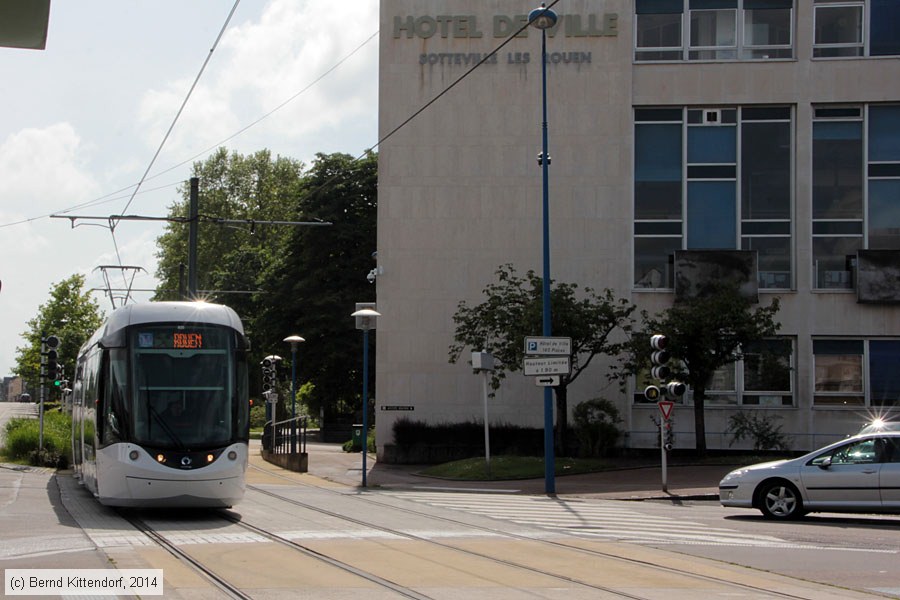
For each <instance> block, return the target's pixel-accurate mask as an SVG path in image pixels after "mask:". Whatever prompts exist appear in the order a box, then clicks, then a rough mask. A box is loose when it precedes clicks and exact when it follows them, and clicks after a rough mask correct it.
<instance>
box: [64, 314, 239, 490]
mask: <svg viewBox="0 0 900 600" xmlns="http://www.w3.org/2000/svg"><path fill="white" fill-rule="evenodd" d="M247 351H248V344H247V340H246V338H245V336H244V329H243V326H242V325H241V321H240V319H239V318H238V316H237V314H235V312H234V311H233V310H231V309H230V308H228V307H226V306H222V305H217V304H208V303H206V302H152V303H147V304H130V305H126V306H124V307H122V308H119V309H117V310H115V311H114V312H113V313H112V314H111V315H110V316H109V318H108V319H107V320H106V322H105V323H104V324H103V325H102V326H101V327H100V329H98V330H97V331H96V332H95V333H94V335H93V336H91V338H90V339H89V340H88V341H87V343H86V344H85V345H84V346H82V348H81V350H80V351H79V353H78V364H77V366H76V372H75V381H74V385H73V387H72V400H73V406H72V417H73V418H72V433H73V435H72V443H73V463H74V465H75V474H76V476H77V477H79V478H80V480H81V482H82V483H83V484H84V485H85V487H87V488H88V489H89V490H90V491H91V492H92V493H93V494H94V496H96V497H97V499H98V500H99V501H100V502H101V503H102V504H106V505H109V506H150V507H228V506H232V505H233V504H234V503H236V502H238V501H239V500H240V499H241V498H242V497H243V495H244V485H245V484H244V474H245V471H246V469H247V451H248V438H249V411H250V401H249V395H248V387H247V360H246V358H247V356H246V355H247Z"/></svg>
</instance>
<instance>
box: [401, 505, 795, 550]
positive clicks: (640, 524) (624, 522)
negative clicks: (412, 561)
mask: <svg viewBox="0 0 900 600" xmlns="http://www.w3.org/2000/svg"><path fill="white" fill-rule="evenodd" d="M391 495H392V496H394V497H397V498H403V499H406V500H411V501H414V502H418V503H423V504H428V505H431V506H435V507H440V508H448V509H453V510H460V511H464V512H467V513H471V514H477V515H481V516H485V517H490V518H494V519H499V520H504V521H509V522H512V523H516V524H519V525H526V526H532V527H539V528H541V529H549V530H552V531H556V532H565V533H568V534H571V535H576V536H579V537H586V538H592V539H605V540H610V541H620V542H639V543H656V544H677V543H687V544H697V543H708V544H711V545H721V544H729V545H739V546H766V547H772V546H783V545H785V544H787V543H788V542H786V541H785V540H783V539H780V538H777V537H773V536H767V535H753V534H748V533H745V532H741V531H737V530H734V529H726V528H721V527H709V526H707V525H704V524H702V523H696V522H693V521H685V520H682V519H673V518H668V517H659V516H653V515H646V514H643V513H641V512H640V511H637V510H634V509H633V508H625V507H622V506H613V505H610V504H597V503H592V502H585V501H583V500H574V501H569V500H561V499H558V498H556V499H551V498H535V497H529V496H512V497H511V496H508V495H498V494H466V493H446V492H432V493H429V492H412V493H410V492H393V493H392V494H391Z"/></svg>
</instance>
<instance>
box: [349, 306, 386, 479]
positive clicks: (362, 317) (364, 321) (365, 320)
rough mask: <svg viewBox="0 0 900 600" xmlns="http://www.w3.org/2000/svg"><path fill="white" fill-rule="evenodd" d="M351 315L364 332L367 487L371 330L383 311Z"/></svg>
mask: <svg viewBox="0 0 900 600" xmlns="http://www.w3.org/2000/svg"><path fill="white" fill-rule="evenodd" d="M350 316H351V317H354V318H355V319H356V328H357V329H362V332H363V392H362V394H363V397H362V425H363V427H362V486H363V487H366V468H367V467H366V454H367V452H368V449H369V448H368V446H369V330H370V329H374V328H375V319H376V318H377V317H380V316H381V313H379V312H378V311H375V310H372V309H371V308H363V309H360V310H357V311H356V312H354V313H353V314H351V315H350Z"/></svg>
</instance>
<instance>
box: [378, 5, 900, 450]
mask: <svg viewBox="0 0 900 600" xmlns="http://www.w3.org/2000/svg"><path fill="white" fill-rule="evenodd" d="M533 8H535V6H532V5H530V4H528V3H525V2H522V1H519V0H516V1H512V0H382V2H381V26H380V27H381V33H380V37H381V40H380V43H381V47H380V99H379V102H380V107H379V112H380V117H379V119H380V131H381V136H382V137H385V136H388V134H391V135H390V136H389V137H387V139H385V141H384V142H383V143H382V144H381V146H380V156H379V207H378V269H379V275H378V277H377V281H376V286H377V299H378V310H379V311H380V312H381V313H382V315H383V316H382V317H381V318H379V321H378V339H377V343H378V350H377V365H376V373H377V404H376V411H377V412H376V419H377V428H378V430H377V435H378V444H379V451H382V448H383V446H384V444H390V443H391V441H392V430H391V427H392V424H393V422H394V421H395V420H396V419H397V418H401V417H407V418H412V419H416V420H424V421H429V422H459V421H468V420H480V419H481V418H482V410H483V408H482V400H481V381H480V379H479V378H478V377H476V376H475V375H473V373H472V370H471V368H470V367H469V366H467V365H466V364H462V363H460V364H450V363H449V362H448V347H449V345H450V344H451V342H452V338H453V333H454V325H453V322H452V316H453V314H454V312H455V311H456V308H457V304H458V302H460V301H462V300H465V301H466V302H467V303H469V304H473V303H478V302H480V301H481V299H482V297H481V291H482V290H483V289H484V287H485V286H486V285H487V284H488V283H491V282H493V281H495V277H494V272H495V271H496V269H497V268H498V266H500V265H503V264H507V263H511V264H512V265H514V266H515V268H516V270H517V271H518V273H520V274H524V273H525V272H526V271H528V270H529V269H533V270H534V271H536V272H537V273H539V274H540V273H541V266H542V252H541V239H542V238H541V227H542V213H541V202H542V178H541V169H540V167H539V166H538V164H537V161H536V157H537V155H538V153H539V152H540V150H541V112H540V111H541V92H542V87H541V62H540V58H541V35H540V32H539V31H537V30H535V29H533V28H529V27H526V28H525V29H523V30H522V31H521V33H520V35H518V36H517V37H514V38H512V39H511V40H509V37H510V35H512V34H514V33H515V32H516V31H518V30H519V29H520V27H522V26H523V25H525V23H526V18H525V15H526V14H527V13H528V12H529V10H531V9H533ZM553 8H554V10H555V11H556V12H558V13H559V15H560V18H559V21H558V23H557V25H556V26H555V28H553V29H551V30H549V31H548V37H547V52H548V64H547V72H548V75H547V78H548V79H547V95H548V106H549V117H548V122H549V154H550V156H551V157H552V163H551V166H550V176H549V189H550V192H549V196H550V230H551V234H550V239H551V277H552V279H554V280H556V281H563V282H569V283H577V284H578V285H579V286H581V287H584V286H589V287H592V288H594V289H598V290H600V289H604V288H611V289H612V290H614V292H615V294H616V296H617V297H623V298H627V299H629V300H631V301H633V302H634V303H636V304H637V305H638V306H639V307H641V308H644V309H647V310H649V311H650V312H651V313H652V312H657V311H659V310H661V309H664V308H666V307H668V306H671V305H672V303H673V302H674V300H675V296H676V293H678V292H679V290H678V289H677V288H678V284H677V283H676V282H677V281H678V278H677V277H676V273H677V272H678V271H679V269H684V268H686V267H687V266H690V265H694V266H696V264H698V263H704V264H707V266H710V265H711V267H710V268H713V271H711V272H713V273H715V272H716V271H715V265H716V264H718V265H719V267H718V268H719V269H720V271H719V273H721V269H722V268H724V267H722V266H721V265H723V264H725V263H727V262H728V260H730V259H733V258H735V257H738V258H739V259H740V260H741V261H744V263H742V264H745V265H746V266H747V268H749V269H751V270H752V276H751V277H750V282H751V283H752V284H753V287H754V290H753V293H755V294H758V297H759V300H760V302H761V303H763V304H768V303H769V301H770V299H771V298H772V297H773V296H777V297H778V298H780V301H781V310H780V312H779V313H778V320H779V321H780V322H781V324H782V327H781V331H780V333H781V334H782V336H783V337H781V338H779V340H773V341H772V342H771V343H772V345H774V346H781V347H782V348H787V349H788V350H789V352H788V354H789V356H790V358H789V359H784V361H785V366H789V367H790V369H784V370H783V375H781V376H778V377H770V376H769V377H766V376H765V374H763V373H760V369H761V366H760V365H761V363H762V361H761V360H760V356H761V354H762V353H765V352H766V348H765V347H761V348H759V349H756V350H755V351H754V352H756V353H755V354H754V353H749V354H748V355H747V358H746V360H745V361H743V362H741V363H738V364H737V365H735V366H734V367H733V368H728V369H723V371H722V372H721V373H719V374H717V376H716V377H715V378H714V380H713V381H712V382H711V384H710V391H709V394H710V397H709V398H708V400H707V402H708V408H707V416H706V427H707V443H708V446H709V447H710V448H725V447H728V445H729V442H730V438H729V437H728V436H726V435H725V434H724V431H725V429H726V427H727V422H728V416H729V415H730V414H733V412H734V411H735V410H755V411H760V412H762V413H764V414H767V415H777V416H778V417H780V418H781V421H780V424H781V425H782V428H783V431H784V432H785V433H786V434H788V435H789V436H791V439H792V441H793V445H794V447H795V448H796V449H806V448H813V447H816V446H818V445H820V444H822V443H824V442H827V441H831V440H832V439H835V438H836V437H838V436H842V435H845V434H846V433H849V432H851V431H853V430H854V429H856V428H857V427H858V426H859V425H860V424H861V423H862V422H863V421H864V420H865V419H866V418H867V415H869V414H871V413H872V412H878V411H883V410H887V409H890V408H895V409H896V407H897V406H898V404H900V368H898V367H900V307H898V302H900V277H898V275H900V2H896V1H887V0H840V1H835V0H793V1H791V0H635V1H633V2H632V1H624V0H560V1H559V2H558V3H556V4H555V5H553ZM498 48H499V50H497V52H496V54H491V53H492V52H493V51H494V50H496V49H498ZM485 57H488V58H487V59H486V60H484V62H483V64H481V65H480V66H479V67H478V68H476V69H474V70H472V71H471V72H469V71H470V69H471V68H472V66H473V65H475V64H476V63H478V62H479V61H481V60H482V59H484V58H485ZM464 76H465V77H464ZM451 85H453V87H452V89H450V90H449V91H446V93H444V92H445V90H447V88H448V87H450V86H451ZM442 93H443V95H441V94H442ZM438 96H440V97H439V98H438ZM436 98H437V99H436ZM435 99H436V100H435ZM431 101H434V102H433V104H431V105H430V106H429V107H428V108H426V109H425V110H423V111H422V112H421V113H420V114H418V115H416V116H415V117H414V118H413V119H412V120H411V121H410V122H408V123H406V124H405V125H404V126H403V127H401V128H400V129H399V130H397V131H396V132H395V131H394V129H395V128H397V127H398V126H400V125H401V124H403V123H404V121H406V120H407V119H408V118H409V117H411V116H412V115H414V114H416V112H417V111H419V110H420V109H422V108H423V107H424V106H425V105H426V104H427V103H429V102H431ZM704 272H706V273H709V272H710V271H704ZM540 333H541V332H540V331H535V332H534V334H535V335H540ZM788 361H789V365H787V362H788ZM763 382H765V383H764V384H763ZM772 388H774V389H772ZM641 389H642V388H641V384H640V383H639V382H635V383H633V384H632V389H631V390H629V392H628V393H625V394H623V393H622V392H620V391H619V389H618V388H617V387H616V386H610V385H609V384H608V383H607V382H606V378H605V365H604V364H603V363H602V362H600V363H597V364H595V365H592V372H591V373H590V374H589V375H588V376H583V377H581V378H580V379H579V380H578V381H577V382H576V383H575V384H574V385H573V386H572V387H571V388H570V392H569V406H570V409H571V407H574V406H575V405H576V404H577V403H578V402H580V401H582V400H585V399H589V398H594V397H604V398H608V399H610V400H614V401H615V402H616V403H617V404H618V406H619V408H620V409H621V411H622V414H623V415H624V418H625V421H624V423H623V427H624V429H625V430H626V431H627V432H628V435H627V437H626V440H625V443H626V444H627V445H629V446H632V447H652V446H653V445H654V444H655V443H656V427H655V425H654V424H653V421H652V420H651V417H656V416H658V414H659V411H658V409H657V408H656V406H655V405H653V404H650V403H647V402H645V401H643V398H642V394H641V393H640V390H641ZM684 404H685V405H687V406H685V407H680V406H679V407H676V409H675V414H674V425H675V431H676V446H677V447H685V448H689V447H693V444H694V435H693V430H692V427H693V417H692V413H691V409H690V404H691V398H690V393H689V394H688V395H687V396H686V397H685V399H684ZM542 407H543V401H542V392H541V389H540V388H538V387H536V386H535V384H534V381H533V378H526V377H524V376H522V375H521V374H512V375H511V376H510V377H508V378H507V380H506V383H505V384H504V385H503V388H502V389H501V391H500V394H499V396H498V398H496V399H495V400H493V401H492V402H491V404H490V419H491V421H497V422H507V423H516V424H522V425H529V426H541V425H542V424H543V420H542Z"/></svg>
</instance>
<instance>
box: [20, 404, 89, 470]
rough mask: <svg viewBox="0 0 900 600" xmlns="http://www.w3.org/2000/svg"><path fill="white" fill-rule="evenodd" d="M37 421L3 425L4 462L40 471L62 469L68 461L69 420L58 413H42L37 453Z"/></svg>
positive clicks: (69, 446) (29, 420) (24, 420)
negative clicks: (19, 464)
mask: <svg viewBox="0 0 900 600" xmlns="http://www.w3.org/2000/svg"><path fill="white" fill-rule="evenodd" d="M39 440H40V423H39V422H38V420H37V419H12V420H10V421H9V422H8V423H7V424H6V447H5V448H4V454H5V455H6V457H7V458H9V459H10V460H13V461H18V462H27V463H28V464H31V465H36V466H44V467H61V468H65V467H66V466H67V465H68V464H69V462H70V461H71V458H72V442H71V440H72V420H71V418H70V417H69V415H67V414H64V413H60V412H56V411H53V412H45V413H44V448H43V450H39V449H38V446H39Z"/></svg>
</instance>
